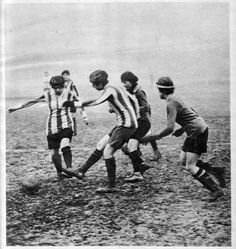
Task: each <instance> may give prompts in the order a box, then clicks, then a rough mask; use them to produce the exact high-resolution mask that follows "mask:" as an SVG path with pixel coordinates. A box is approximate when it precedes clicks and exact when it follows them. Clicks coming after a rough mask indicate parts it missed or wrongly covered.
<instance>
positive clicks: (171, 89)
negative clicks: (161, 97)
mask: <svg viewBox="0 0 236 249" xmlns="http://www.w3.org/2000/svg"><path fill="white" fill-rule="evenodd" d="M158 90H159V92H160V93H163V94H166V95H169V94H172V93H173V92H174V91H175V89H174V88H170V89H166V88H158Z"/></svg>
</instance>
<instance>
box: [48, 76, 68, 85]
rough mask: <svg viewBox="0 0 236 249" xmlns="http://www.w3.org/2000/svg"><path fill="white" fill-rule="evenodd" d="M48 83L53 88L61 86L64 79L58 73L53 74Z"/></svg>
mask: <svg viewBox="0 0 236 249" xmlns="http://www.w3.org/2000/svg"><path fill="white" fill-rule="evenodd" d="M49 83H50V85H51V87H52V88H54V87H63V86H64V83H65V79H64V78H63V77H62V76H60V75H59V76H53V77H52V78H51V79H50V82H49Z"/></svg>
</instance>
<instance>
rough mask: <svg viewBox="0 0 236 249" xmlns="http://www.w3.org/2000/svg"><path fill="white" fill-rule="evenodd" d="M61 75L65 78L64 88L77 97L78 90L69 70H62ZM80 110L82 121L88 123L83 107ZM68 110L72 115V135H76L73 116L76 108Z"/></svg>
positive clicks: (75, 123) (75, 124)
mask: <svg viewBox="0 0 236 249" xmlns="http://www.w3.org/2000/svg"><path fill="white" fill-rule="evenodd" d="M61 76H62V77H63V78H64V79H65V84H64V86H65V88H67V89H68V90H69V91H71V92H73V93H74V95H75V96H76V97H77V98H79V92H78V90H77V88H76V86H75V84H74V82H73V80H72V79H71V78H70V71H69V70H64V71H63V72H62V73H61ZM80 111H81V114H82V118H83V121H84V123H85V124H86V125H88V117H87V114H86V112H85V110H84V109H83V108H81V109H80ZM70 112H71V116H72V119H73V125H74V128H73V130H74V131H73V136H76V135H77V120H76V116H75V113H76V108H73V107H71V108H70Z"/></svg>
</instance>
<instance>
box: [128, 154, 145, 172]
mask: <svg viewBox="0 0 236 249" xmlns="http://www.w3.org/2000/svg"><path fill="white" fill-rule="evenodd" d="M129 158H130V159H131V162H132V164H133V168H134V172H139V170H140V164H141V163H142V162H143V159H142V158H141V157H140V154H139V152H138V150H135V151H133V152H131V153H129Z"/></svg>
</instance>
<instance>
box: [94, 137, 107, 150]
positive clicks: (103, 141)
mask: <svg viewBox="0 0 236 249" xmlns="http://www.w3.org/2000/svg"><path fill="white" fill-rule="evenodd" d="M109 139H110V136H109V135H105V136H104V137H103V138H102V139H101V140H100V141H99V142H98V143H97V146H96V149H97V150H100V151H103V150H104V148H105V147H106V145H107V143H108V141H109Z"/></svg>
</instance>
